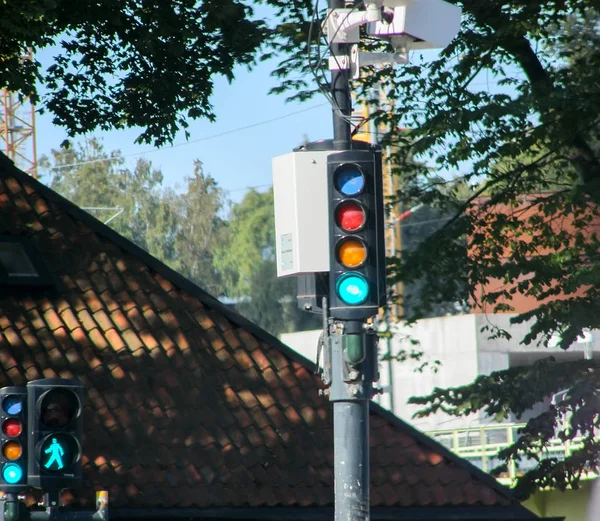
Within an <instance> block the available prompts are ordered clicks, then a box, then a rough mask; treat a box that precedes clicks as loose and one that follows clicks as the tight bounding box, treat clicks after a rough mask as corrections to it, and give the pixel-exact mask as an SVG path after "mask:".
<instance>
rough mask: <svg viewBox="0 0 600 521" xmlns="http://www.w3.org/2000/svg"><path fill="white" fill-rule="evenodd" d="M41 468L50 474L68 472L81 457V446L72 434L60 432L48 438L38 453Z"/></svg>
mask: <svg viewBox="0 0 600 521" xmlns="http://www.w3.org/2000/svg"><path fill="white" fill-rule="evenodd" d="M38 457H39V462H40V467H41V468H42V469H43V470H44V471H46V472H50V473H54V472H58V473H61V472H67V471H68V470H69V468H70V467H71V466H72V465H73V463H74V462H75V461H76V460H77V458H78V457H79V444H78V443H77V440H76V439H75V438H74V437H73V436H72V435H70V434H67V433H63V432H58V433H55V434H51V435H49V436H47V437H46V438H45V439H44V441H43V442H42V444H41V446H40V448H39V452H38Z"/></svg>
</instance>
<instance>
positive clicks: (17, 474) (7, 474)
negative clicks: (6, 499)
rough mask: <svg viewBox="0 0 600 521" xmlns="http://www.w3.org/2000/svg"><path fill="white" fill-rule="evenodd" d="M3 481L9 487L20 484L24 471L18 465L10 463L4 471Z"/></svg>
mask: <svg viewBox="0 0 600 521" xmlns="http://www.w3.org/2000/svg"><path fill="white" fill-rule="evenodd" d="M2 479H3V480H4V482H5V483H8V484H9V485H14V484H16V483H19V482H20V481H21V479H23V469H22V468H21V467H20V466H19V465H17V464H16V463H8V464H7V465H4V467H3V469H2Z"/></svg>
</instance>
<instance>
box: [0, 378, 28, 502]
mask: <svg viewBox="0 0 600 521" xmlns="http://www.w3.org/2000/svg"><path fill="white" fill-rule="evenodd" d="M0 402H1V410H0V419H1V422H2V432H1V433H0V437H1V439H2V441H1V443H2V454H1V458H2V468H1V470H0V473H1V474H0V490H2V491H4V492H11V493H16V492H19V491H20V490H23V489H25V488H26V487H27V423H26V420H27V390H26V389H25V387H3V388H2V389H0Z"/></svg>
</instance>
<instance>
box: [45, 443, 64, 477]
mask: <svg viewBox="0 0 600 521" xmlns="http://www.w3.org/2000/svg"><path fill="white" fill-rule="evenodd" d="M44 454H49V455H50V456H49V457H48V459H47V461H46V463H44V468H46V469H48V470H50V469H52V470H62V469H63V468H64V467H65V465H64V463H63V459H62V458H63V456H64V455H65V449H63V446H62V445H61V444H60V443H58V441H56V438H52V443H50V446H49V447H48V448H47V449H46V450H45V451H44ZM54 465H56V468H55V469H54V468H53V466H54Z"/></svg>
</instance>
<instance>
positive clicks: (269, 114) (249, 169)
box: [36, 53, 332, 200]
mask: <svg viewBox="0 0 600 521" xmlns="http://www.w3.org/2000/svg"><path fill="white" fill-rule="evenodd" d="M36 57H37V59H38V60H40V61H41V62H42V63H44V60H45V59H46V56H45V54H44V53H40V54H38V55H37V56H36ZM47 59H48V60H49V59H50V55H49V54H48V55H47ZM274 67H275V63H274V62H271V63H269V62H267V63H263V64H260V65H259V66H257V67H256V68H255V69H253V70H252V71H248V70H246V69H245V68H241V67H240V68H239V69H238V70H237V73H236V79H235V80H234V81H233V83H232V84H229V83H228V82H227V81H226V80H225V79H224V78H221V77H217V78H216V79H215V89H214V94H213V97H212V102H213V106H214V110H215V114H216V116H217V119H216V121H215V122H214V123H211V122H209V121H208V120H196V121H191V122H190V127H189V129H188V130H189V132H190V138H189V140H187V141H186V139H185V136H184V134H183V132H181V133H180V134H179V135H178V136H177V137H176V139H175V141H174V145H175V146H173V147H170V146H166V147H163V148H161V149H155V148H153V147H152V146H151V145H135V144H134V141H135V138H136V137H137V136H138V132H137V131H136V130H134V129H132V130H125V131H111V132H94V133H91V134H90V136H92V135H93V136H96V137H100V138H102V141H103V143H104V146H105V148H106V149H107V150H115V149H119V150H121V152H122V153H123V155H125V156H129V155H131V156H130V157H128V158H127V166H129V167H131V168H132V167H133V166H134V165H135V161H136V160H137V158H138V157H145V158H146V159H148V160H150V161H152V164H153V165H154V166H155V167H157V168H160V169H161V170H162V172H163V174H164V176H165V184H166V185H169V186H174V185H177V184H179V185H182V184H183V179H184V177H185V176H186V175H189V174H190V173H191V172H192V168H193V161H194V160H195V159H199V160H200V161H202V162H203V164H204V168H205V172H206V173H208V174H210V175H212V176H213V177H214V178H215V179H216V180H217V181H218V183H219V185H220V186H221V187H223V188H224V189H225V190H227V191H228V192H230V197H231V198H232V199H233V200H239V199H241V198H242V197H243V195H244V193H245V190H246V188H247V187H254V186H260V187H262V188H261V190H262V189H265V188H266V187H267V186H268V185H270V184H271V159H272V158H273V157H274V156H277V155H280V154H285V153H287V152H290V151H291V150H292V149H293V148H294V147H296V146H297V145H299V144H300V143H301V142H302V141H303V140H304V137H305V136H308V137H309V139H311V140H316V139H322V138H328V137H331V134H332V123H331V109H330V107H329V105H328V104H327V103H326V100H325V98H324V97H322V96H317V97H315V99H313V100H311V101H307V102H304V103H286V101H285V96H284V95H268V91H269V89H270V88H271V87H272V86H274V85H276V83H277V80H276V79H274V78H271V77H270V72H271V71H272V69H273V68H274ZM288 115H289V116H288ZM285 116H288V117H285ZM276 118H281V119H277V120H276V121H270V122H269V120H274V119H276ZM263 122H266V123H264V124H260V123H263ZM255 124H259V125H256V126H252V125H255ZM248 126H252V127H251V128H247V129H243V127H248ZM236 129H241V130H239V131H235V130H236ZM36 131H37V150H38V158H39V157H41V156H42V155H44V154H46V155H49V153H50V150H51V149H53V148H58V147H59V145H60V143H61V142H62V140H63V139H65V138H66V137H67V136H66V133H65V132H64V130H62V129H61V128H57V127H55V126H54V125H53V124H52V116H51V115H50V114H44V115H38V116H37V119H36ZM231 131H235V132H231ZM219 134H225V135H222V136H219ZM79 139H83V138H79ZM133 154H139V155H135V156H133ZM42 174H43V172H42Z"/></svg>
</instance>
